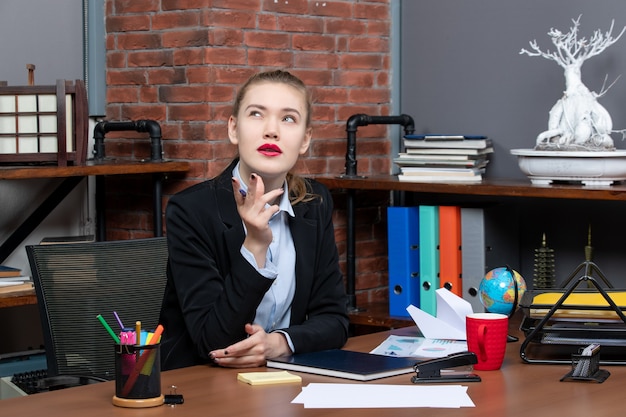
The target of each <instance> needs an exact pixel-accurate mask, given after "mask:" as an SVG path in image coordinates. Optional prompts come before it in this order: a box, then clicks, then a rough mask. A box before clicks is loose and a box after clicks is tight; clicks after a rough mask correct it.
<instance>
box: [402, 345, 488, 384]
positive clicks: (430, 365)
mask: <svg viewBox="0 0 626 417" xmlns="http://www.w3.org/2000/svg"><path fill="white" fill-rule="evenodd" d="M476 363H478V359H477V358H476V354H474V353H473V352H460V353H453V354H451V355H448V356H445V357H443V358H436V359H430V360H427V361H423V362H418V363H416V364H415V366H414V367H413V369H414V370H415V376H414V377H412V378H411V382H413V383H414V384H419V383H423V382H426V383H433V382H480V376H478V375H476V374H473V373H470V372H457V371H454V370H453V369H452V368H459V367H467V366H469V365H474V364H476ZM442 370H450V372H449V373H447V372H446V371H444V374H443V375H442V373H441V372H442Z"/></svg>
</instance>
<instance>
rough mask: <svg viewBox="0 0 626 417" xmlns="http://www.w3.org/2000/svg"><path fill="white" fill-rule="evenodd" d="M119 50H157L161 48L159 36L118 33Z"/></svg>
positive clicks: (153, 34)
mask: <svg viewBox="0 0 626 417" xmlns="http://www.w3.org/2000/svg"><path fill="white" fill-rule="evenodd" d="M117 44H118V47H119V48H120V49H127V50H133V49H157V48H160V47H161V35H160V34H155V33H120V34H118V35H117Z"/></svg>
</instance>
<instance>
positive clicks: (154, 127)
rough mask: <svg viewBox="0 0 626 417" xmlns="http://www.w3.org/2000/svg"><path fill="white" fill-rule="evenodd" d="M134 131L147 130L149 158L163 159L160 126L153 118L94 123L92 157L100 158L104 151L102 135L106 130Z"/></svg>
mask: <svg viewBox="0 0 626 417" xmlns="http://www.w3.org/2000/svg"><path fill="white" fill-rule="evenodd" d="M113 131H115V132H124V131H136V132H147V133H148V134H149V135H150V160H151V161H161V160H163V147H162V144H161V126H160V125H159V123H158V122H156V121H155V120H137V121H135V122H107V121H101V122H98V123H96V126H95V127H94V129H93V138H94V150H93V155H94V159H96V160H102V159H104V157H105V153H104V136H105V135H106V134H107V133H108V132H113Z"/></svg>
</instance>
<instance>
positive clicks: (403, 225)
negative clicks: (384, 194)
mask: <svg viewBox="0 0 626 417" xmlns="http://www.w3.org/2000/svg"><path fill="white" fill-rule="evenodd" d="M387 237H388V238H387V242H388V243H387V247H388V254H389V260H388V267H389V314H390V315H391V316H398V317H408V316H409V315H408V313H407V311H406V308H407V306H409V305H411V304H414V305H419V296H420V291H419V267H420V266H419V261H420V259H419V208H418V207H387Z"/></svg>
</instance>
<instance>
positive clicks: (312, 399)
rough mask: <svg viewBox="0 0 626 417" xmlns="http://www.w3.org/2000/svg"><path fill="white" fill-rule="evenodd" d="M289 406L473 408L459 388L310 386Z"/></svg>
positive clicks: (321, 384)
mask: <svg viewBox="0 0 626 417" xmlns="http://www.w3.org/2000/svg"><path fill="white" fill-rule="evenodd" d="M292 403H293V404H303V405H304V408H399V407H400V408H406V407H436V408H459V407H475V405H474V402H473V401H472V400H471V398H470V397H469V395H467V387H465V386H461V385H385V384H324V383H310V384H309V385H307V386H306V387H302V391H301V392H300V394H299V395H298V396H296V398H294V399H293V401H292Z"/></svg>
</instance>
